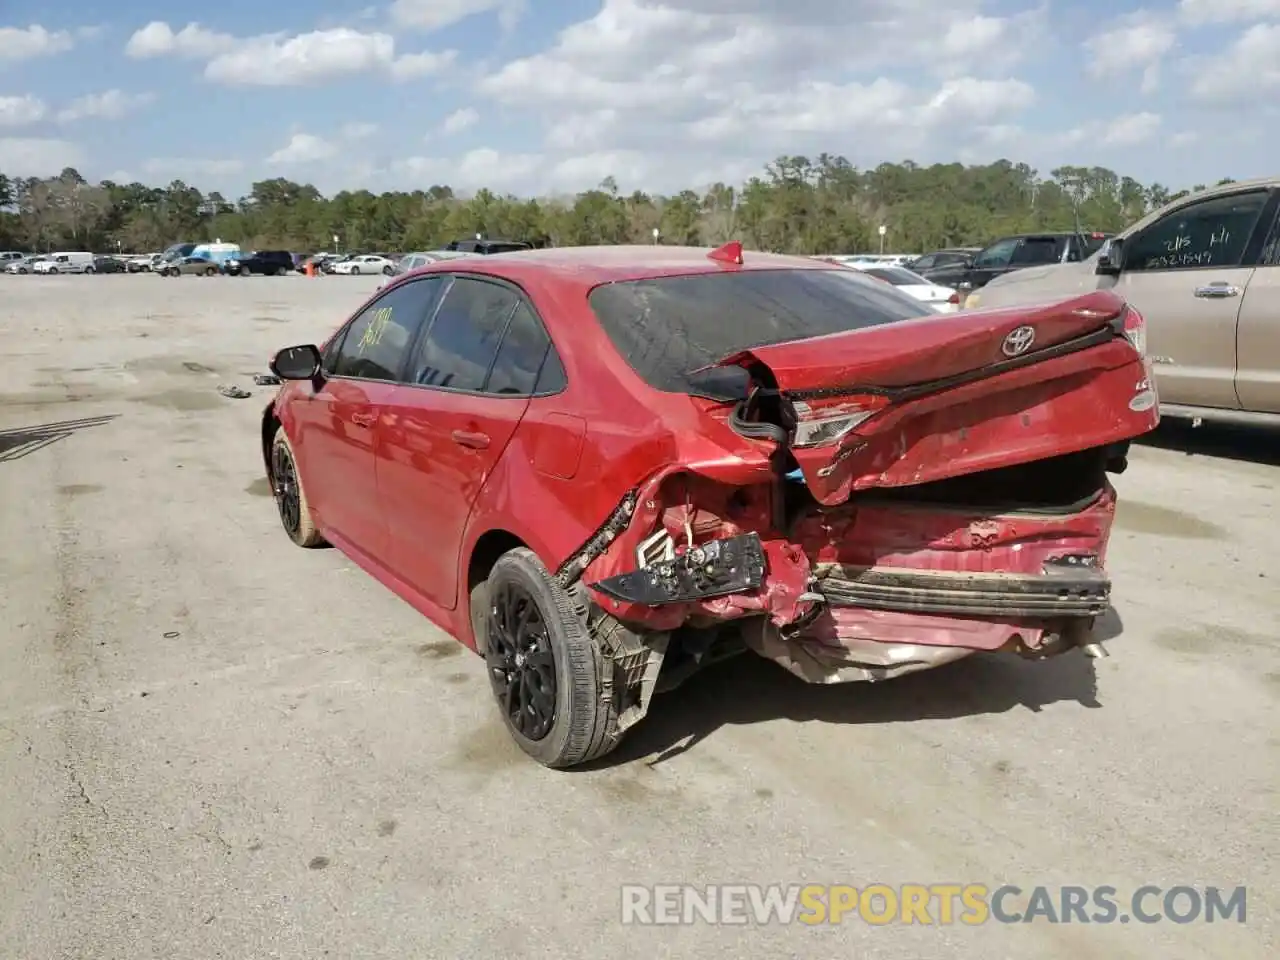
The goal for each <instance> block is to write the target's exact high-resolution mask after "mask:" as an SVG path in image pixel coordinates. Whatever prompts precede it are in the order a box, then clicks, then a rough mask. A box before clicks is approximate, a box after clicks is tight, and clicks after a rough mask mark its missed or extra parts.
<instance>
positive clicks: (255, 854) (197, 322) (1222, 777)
mask: <svg viewBox="0 0 1280 960" xmlns="http://www.w3.org/2000/svg"><path fill="white" fill-rule="evenodd" d="M374 285H375V280H373V279H370V278H356V279H348V278H338V277H327V278H323V279H316V280H307V279H304V278H301V277H289V278H280V279H267V278H258V277H255V278H250V279H243V280H242V279H231V278H225V279H224V278H218V279H203V278H183V279H180V280H161V279H158V278H154V277H150V276H135V277H128V276H110V277H106V276H104V277H56V278H44V277H12V278H8V277H6V278H0V342H3V344H4V350H3V355H2V356H0V371H2V373H3V376H2V378H0V384H2V385H3V392H0V534H3V543H4V550H3V554H2V555H0V627H2V629H0V957H3V958H14V960H18V958H21V960H45V958H59V960H61V958H93V960H97V958H121V960H124V958H128V960H141V958H152V957H154V958H163V960H186V958H200V960H203V958H212V957H227V958H234V960H250V958H253V960H257V958H265V957H283V958H299V960H302V958H306V960H314V958H317V957H322V956H332V957H334V958H339V957H347V958H361V960H372V958H388V960H390V958H394V960H408V958H418V957H441V958H444V957H449V958H452V957H463V956H489V957H494V956H529V957H534V956H538V957H548V958H556V960H576V958H592V960H598V958H601V957H606V956H608V957H612V958H618V960H624V958H631V957H636V958H652V957H696V956H705V955H707V952H708V951H715V952H716V953H717V954H718V955H720V956H742V957H746V956H750V957H753V958H763V957H824V956H825V957H831V956H845V957H859V958H862V960H869V958H903V960H921V958H926V957H928V958H932V957H948V958H982V960H996V958H1002V957H1007V958H1019V960H1027V958H1036V960H1056V958H1063V960H1068V958H1069V960H1086V958H1106V960H1121V958H1129V957H1133V958H1153V960H1156V958H1158V960H1170V958H1177V960H1193V958H1201V957H1214V958H1219V957H1220V958H1231V960H1248V958H1252V957H1275V956H1277V955H1280V953H1278V951H1277V924H1276V919H1275V916H1276V908H1277V905H1278V902H1280V897H1278V896H1277V894H1278V892H1280V886H1278V884H1280V863H1278V862H1277V853H1278V852H1280V815H1278V811H1280V793H1278V787H1280V762H1278V759H1280V724H1278V723H1277V714H1278V707H1280V700H1278V698H1280V656H1278V655H1277V649H1278V645H1280V641H1278V640H1277V635H1278V631H1277V628H1278V626H1280V593H1278V592H1277V589H1276V587H1277V581H1280V564H1277V562H1276V561H1277V558H1278V557H1280V552H1278V551H1280V546H1278V541H1277V534H1276V525H1275V517H1276V516H1277V507H1278V505H1280V492H1278V490H1277V486H1278V485H1280V469H1278V468H1277V466H1276V463H1278V462H1280V455H1275V454H1274V451H1275V450H1276V444H1275V441H1274V440H1269V439H1268V438H1259V437H1253V436H1248V435H1234V434H1223V433H1207V434H1201V433H1197V435H1196V436H1194V437H1193V436H1191V435H1190V434H1188V433H1187V432H1176V431H1163V430H1162V432H1161V433H1160V434H1159V435H1158V436H1157V438H1156V443H1155V444H1153V445H1147V446H1143V447H1142V448H1140V449H1138V450H1136V452H1135V453H1134V455H1133V457H1132V459H1131V466H1130V469H1129V471H1128V472H1127V473H1125V474H1124V475H1123V476H1121V477H1119V478H1118V479H1117V481H1116V482H1117V486H1118V487H1119V488H1120V493H1121V497H1122V501H1123V502H1122V506H1121V507H1120V510H1119V513H1118V519H1117V529H1116V532H1115V535H1114V539H1113V540H1112V549H1111V558H1110V564H1109V565H1110V567H1111V570H1112V574H1113V576H1114V579H1115V581H1116V585H1117V586H1116V592H1117V608H1118V614H1119V615H1118V617H1116V618H1113V619H1111V620H1110V621H1109V622H1108V623H1107V624H1106V628H1107V633H1108V635H1113V636H1114V639H1111V640H1109V641H1108V646H1109V649H1110V651H1111V654H1112V656H1111V657H1110V659H1106V660H1102V661H1099V662H1096V663H1094V662H1092V661H1089V660H1087V659H1086V658H1084V657H1083V656H1080V655H1075V654H1073V655H1070V656H1066V657H1063V658H1060V659H1058V660H1055V661H1051V662H1049V663H1042V664H1033V663H1023V662H1017V661H1013V660H1010V659H1005V658H983V659H976V658H975V659H972V660H969V661H965V662H962V663H959V664H956V665H954V666H952V667H947V668H943V669H940V670H937V671H935V672H932V673H928V674H923V675H919V676H915V677H908V678H904V679H901V680H896V681H893V682H891V683H886V684H883V685H877V686H874V687H872V686H865V685H856V686H849V687H844V688H831V689H815V688H810V687H806V686H805V685H804V684H802V683H800V682H799V681H794V680H792V679H791V678H790V677H789V676H787V675H786V674H784V673H783V672H782V671H781V670H779V669H776V668H774V667H773V666H771V665H770V664H767V663H765V662H763V661H759V660H754V659H750V660H749V659H740V660H737V661H734V662H732V663H730V664H726V665H724V666H723V667H721V668H719V669H718V670H715V671H713V672H709V673H707V674H705V675H703V676H702V677H701V678H699V679H698V680H697V681H695V682H694V683H693V684H691V685H690V686H687V687H685V688H683V689H681V690H679V691H676V692H674V693H672V694H669V695H667V696H664V697H662V698H660V699H659V701H658V702H657V703H656V704H655V707H654V711H653V715H652V716H651V718H650V719H649V720H648V721H646V723H645V724H644V725H643V726H642V727H641V728H640V729H638V730H637V731H636V733H635V735H634V736H633V737H632V739H631V740H629V741H628V742H627V743H626V744H624V746H623V748H622V750H621V751H620V752H619V753H618V754H616V755H615V756H614V757H613V758H611V760H610V762H609V763H608V764H607V765H606V766H604V767H603V768H601V769H596V770H592V771H586V772H570V773H552V772H549V771H545V770H543V769H542V768H540V767H537V766H536V765H534V764H533V763H532V762H531V761H527V760H526V759H524V758H523V756H522V755H521V754H519V753H518V752H517V750H516V749H515V748H514V747H513V746H511V745H510V744H509V743H508V741H507V739H506V735H505V733H504V732H503V730H502V728H501V726H500V722H499V720H498V716H497V712H496V709H495V708H494V707H493V705H492V703H491V701H490V697H489V693H488V687H487V684H486V681H485V677H484V673H483V670H482V666H481V663H480V662H479V661H478V660H477V659H476V658H475V657H473V656H472V655H471V654H470V653H468V652H467V651H465V650H464V649H463V648H462V647H461V646H459V645H457V644H456V643H454V642H453V641H452V640H450V639H449V638H448V637H446V636H444V635H443V634H441V633H440V632H439V631H437V630H435V629H434V628H433V627H431V626H430V625H429V624H428V623H427V622H425V621H424V620H423V619H421V618H420V617H419V616H418V615H417V614H415V613H414V612H413V611H412V610H411V609H410V608H409V607H408V606H407V605H405V604H404V603H402V602H401V601H400V600H399V599H397V598H396V597H395V596H393V595H392V594H390V593H388V592H387V591H386V590H385V589H384V588H382V587H381V586H379V585H378V584H377V583H376V582H375V581H374V580H372V579H371V578H370V577H368V576H366V575H365V574H364V573H362V572H360V571H359V570H358V569H357V568H355V566H354V565H353V564H351V563H350V562H349V561H347V560H346V559H345V558H344V557H343V556H342V555H341V554H340V553H338V552H337V551H335V550H321V551H310V552H307V551H302V550H299V549H297V548H296V547H294V546H293V545H292V544H290V543H289V542H288V540H287V539H286V537H285V536H284V534H283V532H282V531H281V530H280V529H279V525H278V522H277V520H276V517H275V512H274V506H273V503H272V500H271V498H270V492H269V490H268V489H267V485H266V481H265V479H264V477H263V469H262V464H261V460H260V455H259V450H258V437H257V424H258V417H259V413H260V410H261V408H262V406H263V405H264V404H265V403H266V402H268V400H269V398H270V394H271V392H272V390H273V388H269V387H268V388H263V387H256V386H254V385H253V383H252V374H254V373H256V372H263V371H264V370H265V362H266V359H267V358H268V356H269V355H270V353H271V352H272V351H273V350H274V349H275V348H278V347H280V346H283V345H286V344H290V343H298V342H307V341H312V340H316V339H318V338H320V337H321V336H322V335H323V334H325V333H327V332H328V331H330V330H331V329H333V328H334V327H335V326H336V325H337V324H338V323H339V322H340V321H341V320H342V319H343V318H344V317H345V316H346V315H347V314H348V313H349V312H350V310H352V309H353V308H355V307H356V306H357V305H358V304H359V303H360V302H361V301H362V300H363V298H364V297H365V296H366V295H367V294H368V293H369V292H370V291H371V290H372V289H373V287H374ZM223 384H237V385H240V386H242V387H245V388H246V389H248V390H250V391H251V392H252V393H253V396H252V398H250V399H247V400H232V399H226V398H224V397H223V396H221V395H219V393H218V392H217V387H218V386H219V385H223ZM51 424H53V425H55V426H52V427H51V426H49V425H51ZM1188 444H1190V445H1191V446H1190V449H1192V450H1194V451H1195V452H1194V453H1193V454H1191V455H1188V453H1187V452H1186V451H1187V449H1188ZM1268 448H1269V449H1270V450H1271V451H1272V452H1273V453H1272V455H1271V458H1270V460H1269V458H1268V455H1267V453H1266V451H1267V450H1268ZM675 882H688V883H694V884H707V883H726V884H728V883H749V882H752V883H754V882H759V883H775V882H778V883H790V882H818V883H849V884H853V885H856V886H859V887H861V886H865V885H868V884H872V883H888V884H899V883H908V882H918V883H946V882H951V883H970V882H972V883H986V884H989V885H991V886H996V885H999V884H1001V883H1014V884H1017V885H1019V886H1021V887H1023V888H1024V889H1030V888H1031V887H1033V886H1035V885H1036V884H1046V885H1055V886H1056V885H1064V884H1071V885H1081V886H1087V887H1092V886H1096V885H1110V886H1113V887H1116V888H1117V889H1118V891H1120V895H1121V897H1122V898H1123V897H1125V896H1127V894H1128V893H1130V892H1132V891H1133V890H1134V889H1136V888H1137V887H1139V886H1141V885H1143V884H1147V883H1151V884H1158V885H1161V886H1163V887H1169V886H1173V885H1176V884H1191V885H1198V886H1201V887H1203V886H1205V885H1218V886H1222V887H1228V888H1229V887H1234V886H1236V885H1238V884H1245V885H1247V886H1248V887H1249V891H1248V917H1247V923H1246V924H1244V925H1243V926H1242V925H1239V924H1236V923H1223V922H1221V921H1220V922H1218V923H1214V924H1206V923H1203V922H1198V923H1191V924H1186V925H1177V924H1173V923H1171V922H1168V921H1165V922H1162V923H1158V924H1152V925H1147V924H1140V923H1136V922H1134V923H1129V924H1119V923H1116V924H1111V925H1099V924H1091V925H1082V924H1080V923H1072V924H1059V925H1053V924H1049V923H1044V922H1036V923H1032V924H1023V925H1016V926H1008V925H1001V924H998V923H995V922H990V923H988V924H986V925H984V926H980V927H967V926H963V925H951V926H931V927H923V926H898V925H895V926H888V927H877V926H871V925H867V924H865V923H863V922H862V921H860V920H858V919H856V918H851V919H847V920H846V922H845V923H843V924H841V925H839V926H826V927H820V928H808V927H803V926H800V925H795V926H789V927H783V926H770V927H764V928H753V927H732V926H729V927H726V926H721V927H711V926H708V925H705V924H697V925H693V926H690V927H683V928H679V929H676V928H654V927H634V926H628V927H624V926H622V925H621V924H620V919H619V918H620V910H621V908H620V902H621V897H620V892H619V888H620V885H621V884H624V883H675ZM728 951H732V953H729V952H728Z"/></svg>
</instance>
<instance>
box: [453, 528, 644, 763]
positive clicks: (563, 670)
mask: <svg viewBox="0 0 1280 960" xmlns="http://www.w3.org/2000/svg"><path fill="white" fill-rule="evenodd" d="M485 588H486V589H485V593H486V607H485V610H484V629H485V636H484V649H485V664H486V667H487V669H488V672H489V681H490V684H491V686H492V688H493V693H494V698H495V699H496V700H497V702H498V708H499V712H500V713H501V715H502V721H503V723H504V724H505V726H506V728H507V732H508V733H509V734H510V735H511V738H512V739H513V740H515V742H516V745H517V746H518V747H520V749H521V750H523V751H524V752H525V753H526V754H528V755H529V756H530V757H532V758H533V759H535V760H537V761H538V762H539V763H541V764H543V765H544V766H547V767H551V768H553V769H563V768H565V767H572V766H576V765H578V764H581V763H586V762H587V761H589V760H594V759H596V758H598V757H602V756H604V755H605V754H607V753H609V752H610V751H611V750H613V749H614V748H615V747H617V745H618V744H619V743H620V742H621V741H622V734H620V733H618V730H617V725H618V714H617V711H616V706H615V704H616V699H617V698H615V697H612V696H606V695H605V692H604V690H605V688H604V682H603V678H604V676H605V673H604V671H605V669H606V667H607V661H606V659H605V657H604V656H603V654H602V653H601V650H600V647H599V645H598V644H597V643H596V641H595V638H594V637H593V636H592V635H591V631H590V629H589V628H588V626H587V622H586V616H585V614H584V612H582V611H580V610H579V609H578V608H577V605H576V604H575V603H574V602H573V600H572V599H571V598H570V596H569V595H568V594H567V593H566V592H565V591H564V590H563V589H562V588H561V587H560V585H559V584H557V583H556V582H555V580H554V579H553V578H552V576H551V574H550V573H548V572H547V568H546V567H544V566H543V565H542V562H541V561H540V560H539V559H538V557H537V555H536V554H534V553H533V551H531V550H528V549H526V548H524V547H520V548H518V549H515V550H512V551H510V552H509V553H506V554H504V555H503V556H502V557H500V558H499V559H498V562H497V563H496V564H494V566H493V570H492V571H490V573H489V578H488V580H487V581H486V583H485ZM477 612H478V611H477ZM477 640H479V638H477Z"/></svg>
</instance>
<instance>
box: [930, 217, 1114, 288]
mask: <svg viewBox="0 0 1280 960" xmlns="http://www.w3.org/2000/svg"><path fill="white" fill-rule="evenodd" d="M1109 236H1110V234H1107V233H1102V232H1099V231H1093V232H1090V233H1027V234H1020V235H1018V236H1012V237H1002V238H1000V239H999V240H997V241H996V242H995V243H992V244H989V245H988V246H986V247H984V248H983V249H982V251H981V252H979V253H978V254H976V255H975V256H974V258H973V260H972V261H970V262H969V263H968V264H963V263H956V264H952V265H950V266H943V267H938V268H935V269H933V270H930V271H929V273H928V279H929V280H930V281H932V282H933V283H937V284H941V285H942V286H947V287H953V288H954V289H956V290H960V291H962V292H964V293H968V292H969V291H971V290H977V289H980V288H982V287H985V286H986V285H987V284H988V283H990V282H991V280H992V279H993V278H994V277H998V276H1002V275H1003V274H1006V273H1012V272H1013V271H1015V270H1023V269H1025V268H1027V267H1037V266H1044V265H1045V264H1050V263H1077V262H1079V261H1081V260H1084V259H1085V258H1086V257H1087V256H1089V254H1091V253H1093V252H1094V251H1096V250H1097V249H1098V248H1099V247H1101V246H1102V244H1103V242H1104V241H1105V240H1106V239H1107V237H1109Z"/></svg>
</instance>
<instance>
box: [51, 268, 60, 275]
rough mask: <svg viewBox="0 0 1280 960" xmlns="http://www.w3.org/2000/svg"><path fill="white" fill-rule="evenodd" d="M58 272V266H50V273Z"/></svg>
mask: <svg viewBox="0 0 1280 960" xmlns="http://www.w3.org/2000/svg"><path fill="white" fill-rule="evenodd" d="M57 272H58V268H57V267H50V268H49V273H51V274H55V273H57Z"/></svg>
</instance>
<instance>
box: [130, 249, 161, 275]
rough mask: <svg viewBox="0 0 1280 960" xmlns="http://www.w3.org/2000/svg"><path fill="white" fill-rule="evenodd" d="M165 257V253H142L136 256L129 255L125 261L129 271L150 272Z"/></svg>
mask: <svg viewBox="0 0 1280 960" xmlns="http://www.w3.org/2000/svg"><path fill="white" fill-rule="evenodd" d="M163 259H164V254H163V253H142V254H139V255H138V256H136V257H129V258H128V259H127V260H126V261H125V269H127V270H128V271H129V273H150V272H151V271H152V270H154V269H155V268H156V265H157V264H158V263H160V261H162V260H163Z"/></svg>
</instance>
